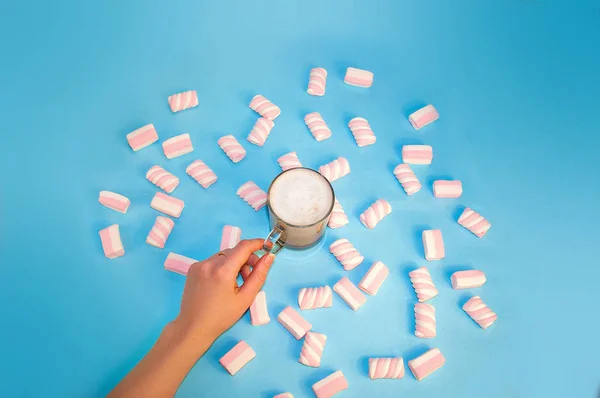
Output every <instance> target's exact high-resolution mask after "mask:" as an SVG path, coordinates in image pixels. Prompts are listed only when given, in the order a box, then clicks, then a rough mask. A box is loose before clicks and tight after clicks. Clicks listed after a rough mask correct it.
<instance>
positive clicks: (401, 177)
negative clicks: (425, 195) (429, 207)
mask: <svg viewBox="0 0 600 398" xmlns="http://www.w3.org/2000/svg"><path fill="white" fill-rule="evenodd" d="M394 175H395V176H396V178H397V179H398V182H400V184H402V188H404V192H406V194H407V195H413V194H415V193H417V192H419V190H420V189H421V183H420V182H419V180H418V179H417V176H416V175H415V173H413V171H412V169H411V168H410V166H409V165H407V164H404V163H400V164H399V165H398V166H396V168H395V169H394Z"/></svg>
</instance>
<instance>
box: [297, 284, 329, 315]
mask: <svg viewBox="0 0 600 398" xmlns="http://www.w3.org/2000/svg"><path fill="white" fill-rule="evenodd" d="M332 304H333V293H332V292H331V288H330V287H329V286H320V287H309V288H306V287H305V288H302V289H300V292H298V305H299V306H300V309H301V310H303V311H304V310H314V309H317V308H330V307H331V305H332Z"/></svg>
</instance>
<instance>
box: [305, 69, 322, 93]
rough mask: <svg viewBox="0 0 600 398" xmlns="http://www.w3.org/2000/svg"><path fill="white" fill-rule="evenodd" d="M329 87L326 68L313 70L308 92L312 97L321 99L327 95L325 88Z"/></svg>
mask: <svg viewBox="0 0 600 398" xmlns="http://www.w3.org/2000/svg"><path fill="white" fill-rule="evenodd" d="M326 85H327V71H326V70H325V69H324V68H312V69H311V70H310V75H309V76H308V90H306V92H307V93H309V94H310V95H317V96H319V97H321V96H323V95H325V86H326Z"/></svg>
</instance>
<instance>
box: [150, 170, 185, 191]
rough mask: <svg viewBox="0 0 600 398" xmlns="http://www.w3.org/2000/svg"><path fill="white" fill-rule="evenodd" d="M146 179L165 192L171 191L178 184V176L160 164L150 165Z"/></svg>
mask: <svg viewBox="0 0 600 398" xmlns="http://www.w3.org/2000/svg"><path fill="white" fill-rule="evenodd" d="M146 179H147V180H148V181H150V182H151V183H152V184H154V185H156V186H157V187H159V188H160V189H162V190H163V191H165V192H166V193H171V192H173V191H174V190H175V188H177V186H178V185H179V178H177V177H175V176H174V175H173V174H171V173H169V172H168V171H167V170H165V169H163V168H162V167H160V166H152V167H150V170H148V172H147V173H146Z"/></svg>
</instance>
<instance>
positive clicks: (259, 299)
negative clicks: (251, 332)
mask: <svg viewBox="0 0 600 398" xmlns="http://www.w3.org/2000/svg"><path fill="white" fill-rule="evenodd" d="M269 322H271V317H269V310H268V309H267V294H266V293H265V292H264V291H262V290H261V291H260V292H258V294H257V295H256V298H255V299H254V301H253V302H252V305H251V306H250V323H252V326H262V325H266V324H267V323H269Z"/></svg>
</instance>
